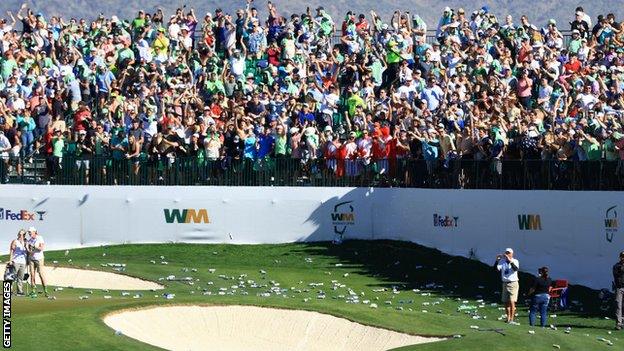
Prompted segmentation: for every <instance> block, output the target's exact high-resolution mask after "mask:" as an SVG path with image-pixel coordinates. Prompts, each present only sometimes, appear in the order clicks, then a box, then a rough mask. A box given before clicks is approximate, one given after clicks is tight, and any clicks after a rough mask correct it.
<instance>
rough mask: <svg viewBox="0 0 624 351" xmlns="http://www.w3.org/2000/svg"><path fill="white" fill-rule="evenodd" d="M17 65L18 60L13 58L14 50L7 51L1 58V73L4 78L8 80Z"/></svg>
mask: <svg viewBox="0 0 624 351" xmlns="http://www.w3.org/2000/svg"><path fill="white" fill-rule="evenodd" d="M17 67H18V66H17V61H15V58H13V52H11V51H10V50H9V51H7V52H6V54H5V57H3V58H1V59H0V75H2V79H4V80H5V81H6V80H7V79H8V78H9V76H10V75H11V74H13V70H14V69H15V68H17Z"/></svg>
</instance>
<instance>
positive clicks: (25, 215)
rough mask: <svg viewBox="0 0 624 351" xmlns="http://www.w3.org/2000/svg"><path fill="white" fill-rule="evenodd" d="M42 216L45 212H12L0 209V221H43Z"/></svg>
mask: <svg viewBox="0 0 624 351" xmlns="http://www.w3.org/2000/svg"><path fill="white" fill-rule="evenodd" d="M44 214H46V211H34V212H28V211H27V210H19V211H12V210H9V209H4V208H0V220H6V221H43V215H44Z"/></svg>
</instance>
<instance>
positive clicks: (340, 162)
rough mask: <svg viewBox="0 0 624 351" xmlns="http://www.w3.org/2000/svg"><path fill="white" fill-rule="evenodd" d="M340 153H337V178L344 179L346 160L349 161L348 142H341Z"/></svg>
mask: <svg viewBox="0 0 624 351" xmlns="http://www.w3.org/2000/svg"><path fill="white" fill-rule="evenodd" d="M342 138H344V137H342ZM338 142H339V145H340V146H339V147H338V151H337V152H336V177H338V178H340V177H344V175H345V169H346V165H345V163H346V162H345V160H346V159H347V143H346V140H339V141H338Z"/></svg>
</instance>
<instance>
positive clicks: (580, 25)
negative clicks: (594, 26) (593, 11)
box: [570, 11, 589, 38]
mask: <svg viewBox="0 0 624 351" xmlns="http://www.w3.org/2000/svg"><path fill="white" fill-rule="evenodd" d="M584 15H585V14H584V13H583V11H576V13H575V15H574V21H572V22H571V23H570V29H572V31H575V30H576V31H578V32H579V34H580V36H581V37H582V38H586V37H587V34H588V33H589V23H587V22H586V21H585V17H584Z"/></svg>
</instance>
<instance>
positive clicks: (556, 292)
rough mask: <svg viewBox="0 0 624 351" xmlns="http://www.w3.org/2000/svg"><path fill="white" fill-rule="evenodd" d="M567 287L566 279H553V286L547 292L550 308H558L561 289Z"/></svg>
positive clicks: (554, 309)
mask: <svg viewBox="0 0 624 351" xmlns="http://www.w3.org/2000/svg"><path fill="white" fill-rule="evenodd" d="M567 288H568V281H567V280H565V279H560V280H555V283H554V284H553V288H552V289H550V292H549V293H548V294H549V295H550V301H551V303H550V308H551V309H552V310H553V311H556V310H557V309H559V307H560V306H559V305H560V302H561V294H562V293H563V291H564V290H565V289H567Z"/></svg>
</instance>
